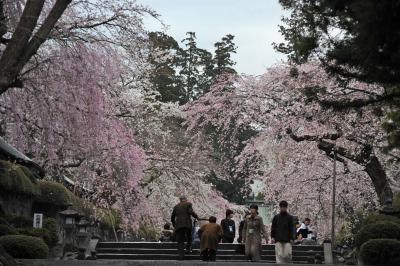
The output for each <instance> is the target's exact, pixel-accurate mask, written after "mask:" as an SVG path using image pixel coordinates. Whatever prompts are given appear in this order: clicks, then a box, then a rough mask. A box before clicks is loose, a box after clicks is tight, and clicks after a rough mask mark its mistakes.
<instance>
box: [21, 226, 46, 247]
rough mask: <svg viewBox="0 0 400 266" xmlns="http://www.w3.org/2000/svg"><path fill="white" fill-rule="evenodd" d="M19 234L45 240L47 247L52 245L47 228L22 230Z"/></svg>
mask: <svg viewBox="0 0 400 266" xmlns="http://www.w3.org/2000/svg"><path fill="white" fill-rule="evenodd" d="M19 233H20V234H21V235H26V236H34V237H39V238H41V239H43V241H44V242H45V243H46V245H47V246H50V244H51V237H50V232H49V230H47V229H45V228H20V229H19Z"/></svg>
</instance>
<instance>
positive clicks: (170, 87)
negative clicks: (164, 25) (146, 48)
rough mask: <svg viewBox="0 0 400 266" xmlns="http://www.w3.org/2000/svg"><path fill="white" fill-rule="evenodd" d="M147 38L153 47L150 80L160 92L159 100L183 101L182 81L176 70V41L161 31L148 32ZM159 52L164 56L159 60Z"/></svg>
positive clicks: (178, 49)
mask: <svg viewBox="0 0 400 266" xmlns="http://www.w3.org/2000/svg"><path fill="white" fill-rule="evenodd" d="M149 40H150V42H151V44H152V46H153V49H154V51H153V53H151V55H150V63H151V64H153V66H154V71H153V73H152V75H151V81H152V83H153V85H154V87H155V89H156V90H157V91H158V92H159V93H160V101H162V102H179V103H183V102H185V97H186V95H185V91H184V88H183V83H182V80H181V79H180V77H179V75H177V71H176V69H177V67H178V65H179V64H180V61H181V58H180V57H179V55H180V54H181V48H180V47H179V45H178V42H177V41H176V40H175V39H174V38H173V37H171V36H169V35H167V34H165V33H162V32H150V33H149ZM160 54H161V55H164V57H165V58H164V59H163V60H161V61H160V60H159V58H158V57H159V55H160Z"/></svg>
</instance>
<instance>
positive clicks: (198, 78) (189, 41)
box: [179, 32, 213, 102]
mask: <svg viewBox="0 0 400 266" xmlns="http://www.w3.org/2000/svg"><path fill="white" fill-rule="evenodd" d="M186 35H187V37H186V38H185V39H183V40H182V43H183V44H184V46H185V48H183V49H182V50H180V52H181V56H180V60H181V64H180V66H181V70H180V72H179V74H180V75H181V78H182V79H183V83H184V88H185V92H186V95H185V102H189V101H192V100H194V99H196V98H197V97H199V96H201V95H202V94H204V93H205V92H206V91H207V90H208V88H209V86H210V85H211V77H210V73H211V72H212V68H213V66H212V60H211V58H212V55H211V53H210V52H208V51H207V50H204V49H201V48H198V47H197V43H196V33H194V32H187V33H186Z"/></svg>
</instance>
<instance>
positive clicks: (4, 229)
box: [0, 224, 18, 236]
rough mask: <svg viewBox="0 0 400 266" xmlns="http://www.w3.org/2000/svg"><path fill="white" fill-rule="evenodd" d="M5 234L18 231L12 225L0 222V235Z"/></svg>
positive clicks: (15, 233)
mask: <svg viewBox="0 0 400 266" xmlns="http://www.w3.org/2000/svg"><path fill="white" fill-rule="evenodd" d="M5 235H18V231H17V230H16V229H15V228H14V227H11V226H8V225H5V224H0V236H5Z"/></svg>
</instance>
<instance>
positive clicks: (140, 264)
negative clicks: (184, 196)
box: [19, 260, 333, 266]
mask: <svg viewBox="0 0 400 266" xmlns="http://www.w3.org/2000/svg"><path fill="white" fill-rule="evenodd" d="M19 262H21V263H22V265H26V266H97V265H99V266H102V265H110V266H181V265H188V266H189V265H191V266H204V265H208V266H222V265H230V266H245V265H249V264H250V265H254V266H272V265H276V264H266V263H265V262H264V263H263V262H260V263H249V262H245V261H243V262H226V261H221V262H201V261H133V260H92V261H90V260H80V261H78V260H73V261H72V260H69V261H68V260H19ZM280 265H281V266H289V265H290V266H293V265H296V266H311V265H315V264H280ZM324 265H326V266H329V265H327V264H324ZM331 266H333V265H331Z"/></svg>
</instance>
